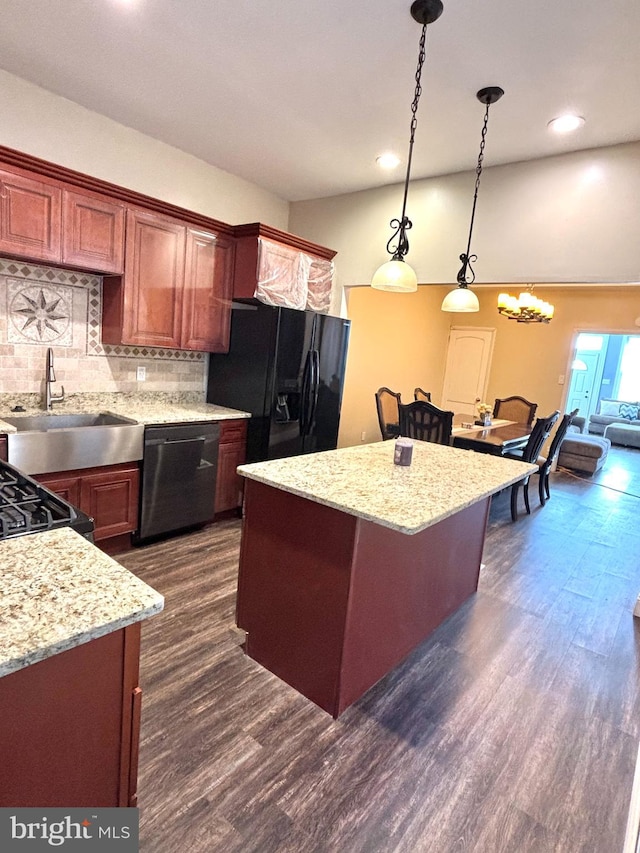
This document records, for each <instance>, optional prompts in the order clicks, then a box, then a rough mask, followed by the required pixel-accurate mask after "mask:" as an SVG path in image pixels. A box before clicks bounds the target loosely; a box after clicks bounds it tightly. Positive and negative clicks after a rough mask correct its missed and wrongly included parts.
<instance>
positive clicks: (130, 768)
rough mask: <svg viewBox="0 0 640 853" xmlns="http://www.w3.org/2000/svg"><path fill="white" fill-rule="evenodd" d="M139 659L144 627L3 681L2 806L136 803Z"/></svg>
mask: <svg viewBox="0 0 640 853" xmlns="http://www.w3.org/2000/svg"><path fill="white" fill-rule="evenodd" d="M139 658H140V623H139V622H137V623H135V624H134V625H130V626H128V627H126V628H121V629H119V630H117V631H113V632H112V633H110V634H106V635H105V636H103V637H99V638H98V639H95V640H91V641H90V642H88V643H83V644H82V645H80V646H76V647H75V648H72V649H68V650H67V651H64V652H61V653H60V654H57V655H53V657H50V658H46V659H45V660H42V661H40V662H38V663H35V664H33V665H32V666H28V667H26V668H25V669H20V670H18V671H17V672H13V673H11V674H9V675H5V676H4V678H0V719H2V726H1V727H0V759H1V761H0V764H1V766H2V773H0V806H3V807H7V806H10V807H14V808H15V807H19V806H24V807H37V808H47V807H51V808H53V807H61V808H70V807H93V808H96V807H102V806H104V807H112V808H115V807H118V806H120V807H122V806H135V805H136V802H137V777H138V746H139V740H140V709H141V700H142V693H141V690H140V686H139ZM61 685H63V686H64V689H61Z"/></svg>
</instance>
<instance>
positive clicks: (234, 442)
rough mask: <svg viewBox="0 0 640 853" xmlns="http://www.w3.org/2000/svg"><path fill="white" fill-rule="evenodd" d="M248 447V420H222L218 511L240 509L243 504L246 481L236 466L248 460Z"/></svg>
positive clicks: (216, 504)
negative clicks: (237, 472)
mask: <svg viewBox="0 0 640 853" xmlns="http://www.w3.org/2000/svg"><path fill="white" fill-rule="evenodd" d="M246 448H247V421H246V420H245V419H240V420H230V421H224V420H223V421H220V447H219V450H218V476H217V480H216V503H215V510H216V513H219V512H227V511H229V510H232V509H239V508H240V507H241V506H242V495H243V491H244V481H243V478H242V477H240V476H238V474H236V468H237V467H238V465H242V463H243V462H245V461H246Z"/></svg>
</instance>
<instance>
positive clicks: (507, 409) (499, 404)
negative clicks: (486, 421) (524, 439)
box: [493, 396, 538, 426]
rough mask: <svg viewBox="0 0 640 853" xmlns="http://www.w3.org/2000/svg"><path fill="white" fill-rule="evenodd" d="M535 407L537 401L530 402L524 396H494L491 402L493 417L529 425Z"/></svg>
mask: <svg viewBox="0 0 640 853" xmlns="http://www.w3.org/2000/svg"><path fill="white" fill-rule="evenodd" d="M537 408H538V404H537V403H531V402H530V401H529V400H525V398H524V397H518V396H513V397H503V398H500V397H496V400H495V403H494V404H493V417H494V418H504V419H505V420H507V421H515V422H516V423H518V424H528V425H529V426H530V425H531V424H532V423H533V418H534V416H535V413H536V409H537Z"/></svg>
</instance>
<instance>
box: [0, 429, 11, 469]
mask: <svg viewBox="0 0 640 853" xmlns="http://www.w3.org/2000/svg"><path fill="white" fill-rule="evenodd" d="M0 459H1V460H2V461H3V462H7V461H8V460H9V452H8V449H7V436H6V435H0Z"/></svg>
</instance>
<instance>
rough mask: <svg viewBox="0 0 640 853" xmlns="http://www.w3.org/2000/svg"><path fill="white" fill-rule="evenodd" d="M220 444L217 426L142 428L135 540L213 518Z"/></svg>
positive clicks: (166, 425) (209, 424)
mask: <svg viewBox="0 0 640 853" xmlns="http://www.w3.org/2000/svg"><path fill="white" fill-rule="evenodd" d="M219 442H220V425H219V424H217V423H211V422H207V423H189V424H171V425H168V424H165V425H163V426H149V427H146V428H145V431H144V455H143V459H142V487H141V489H140V527H139V530H138V533H137V535H136V536H135V537H134V541H135V542H140V541H141V540H147V539H150V538H153V537H156V536H162V535H164V534H167V533H173V532H176V531H179V530H184V529H185V528H188V527H194V526H196V525H201V524H204V523H205V522H207V521H211V520H212V519H213V516H214V513H215V506H214V501H215V493H216V472H217V470H218V445H219Z"/></svg>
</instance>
